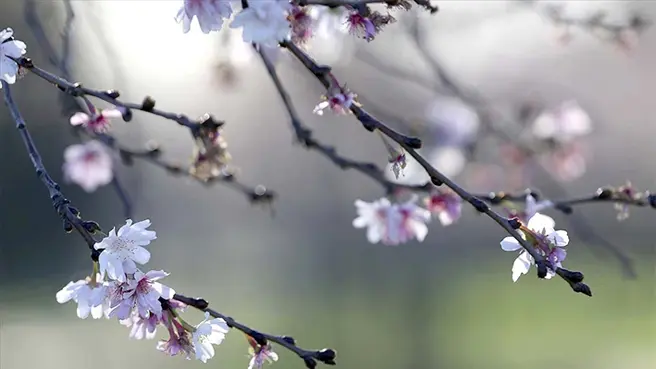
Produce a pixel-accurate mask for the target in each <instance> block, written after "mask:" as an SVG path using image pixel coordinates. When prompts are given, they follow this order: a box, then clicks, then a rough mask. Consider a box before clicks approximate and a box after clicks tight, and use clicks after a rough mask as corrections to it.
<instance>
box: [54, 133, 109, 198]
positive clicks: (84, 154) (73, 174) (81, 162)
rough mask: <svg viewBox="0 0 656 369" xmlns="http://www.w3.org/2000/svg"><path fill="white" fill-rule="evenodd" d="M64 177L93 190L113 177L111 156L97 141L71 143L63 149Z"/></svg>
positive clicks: (89, 190) (86, 189) (85, 188)
mask: <svg viewBox="0 0 656 369" xmlns="http://www.w3.org/2000/svg"><path fill="white" fill-rule="evenodd" d="M62 169H63V171H64V178H65V180H66V181H68V182H73V183H75V184H77V185H79V186H80V187H82V188H83V189H84V190H85V191H87V192H93V191H95V190H96V189H97V188H98V187H100V186H104V185H106V184H108V183H110V182H111V181H112V179H113V178H114V172H113V161H112V157H111V156H110V155H109V153H108V152H107V149H106V148H105V146H103V144H102V143H100V142H98V141H89V142H86V143H84V144H75V145H71V146H69V147H67V148H66V150H64V165H63V167H62Z"/></svg>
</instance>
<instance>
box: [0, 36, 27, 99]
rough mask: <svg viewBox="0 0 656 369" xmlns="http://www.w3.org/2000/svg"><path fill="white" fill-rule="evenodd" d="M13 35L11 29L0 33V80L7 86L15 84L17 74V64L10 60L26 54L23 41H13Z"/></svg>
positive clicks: (0, 86)
mask: <svg viewBox="0 0 656 369" xmlns="http://www.w3.org/2000/svg"><path fill="white" fill-rule="evenodd" d="M13 35H14V30H12V29H11V28H5V29H3V30H1V31H0V79H2V80H4V81H5V82H7V83H9V84H12V83H15V82H16V75H17V74H18V64H16V62H15V61H13V60H11V58H14V59H17V58H20V57H21V56H23V55H25V53H26V52H27V45H25V43H24V42H23V41H18V40H13V39H12V36H13ZM0 88H2V84H0Z"/></svg>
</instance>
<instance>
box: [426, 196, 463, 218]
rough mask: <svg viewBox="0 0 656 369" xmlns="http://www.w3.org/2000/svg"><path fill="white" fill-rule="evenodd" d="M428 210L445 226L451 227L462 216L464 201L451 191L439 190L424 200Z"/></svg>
mask: <svg viewBox="0 0 656 369" xmlns="http://www.w3.org/2000/svg"><path fill="white" fill-rule="evenodd" d="M424 202H425V204H426V209H428V211H430V212H431V214H433V215H435V216H437V219H439V220H440V223H442V225H443V226H445V227H446V226H449V225H451V224H453V223H454V222H455V221H456V220H458V219H459V218H460V215H461V214H462V199H461V198H460V196H458V195H457V194H456V193H455V192H453V191H452V190H451V189H441V188H439V189H437V190H436V191H434V192H433V193H432V194H431V195H430V196H429V197H427V198H426V199H425V200H424Z"/></svg>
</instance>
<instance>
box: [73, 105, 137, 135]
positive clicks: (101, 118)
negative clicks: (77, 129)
mask: <svg viewBox="0 0 656 369" xmlns="http://www.w3.org/2000/svg"><path fill="white" fill-rule="evenodd" d="M122 110H124V109H122V108H115V109H99V111H100V112H96V111H93V112H92V113H91V116H89V115H88V114H86V113H82V112H78V113H75V114H73V116H72V117H71V125H73V126H83V127H85V128H88V129H90V130H92V131H94V132H98V133H104V132H107V130H109V127H110V126H111V119H115V118H122V117H123V112H122Z"/></svg>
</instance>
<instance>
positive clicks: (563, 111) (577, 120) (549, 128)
mask: <svg viewBox="0 0 656 369" xmlns="http://www.w3.org/2000/svg"><path fill="white" fill-rule="evenodd" d="M591 131H592V120H591V119H590V116H589V115H588V113H587V112H586V111H585V110H583V109H582V108H581V106H580V105H579V104H578V103H577V102H576V101H566V102H564V103H562V104H561V105H560V106H558V107H557V108H556V109H554V110H553V111H545V112H543V113H542V114H540V115H539V116H538V117H537V118H536V119H535V121H534V122H533V134H534V135H535V136H536V137H538V138H541V139H554V140H556V141H562V142H567V141H571V140H573V139H575V138H578V137H581V136H585V135H587V134H589V133H590V132H591Z"/></svg>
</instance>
